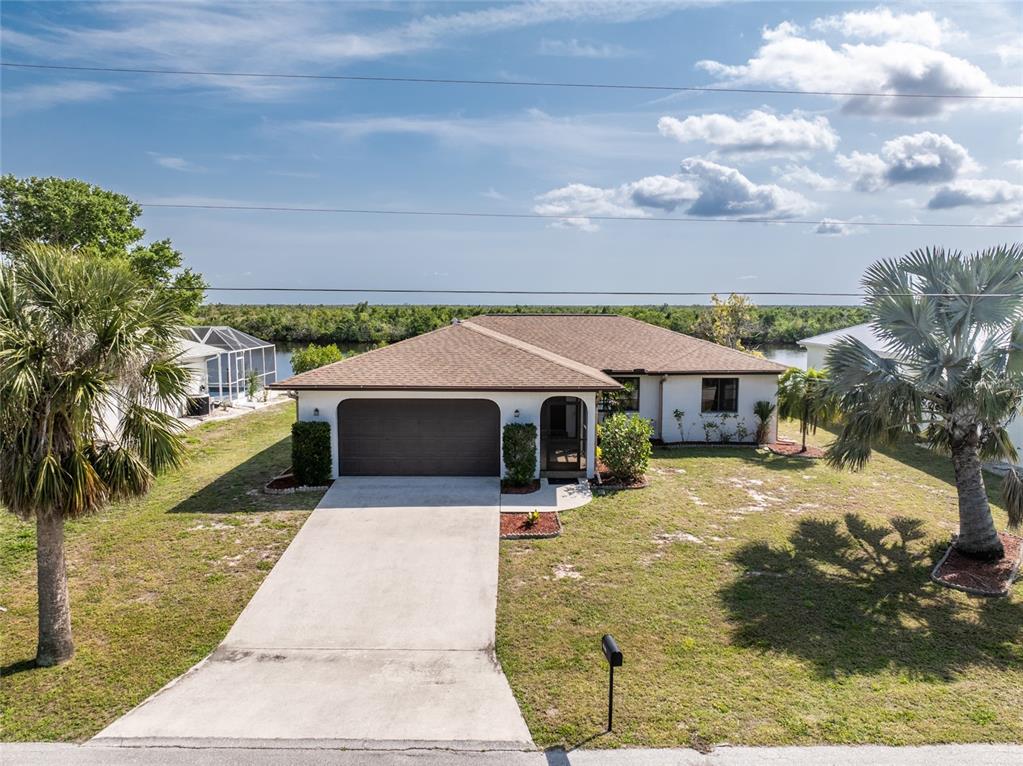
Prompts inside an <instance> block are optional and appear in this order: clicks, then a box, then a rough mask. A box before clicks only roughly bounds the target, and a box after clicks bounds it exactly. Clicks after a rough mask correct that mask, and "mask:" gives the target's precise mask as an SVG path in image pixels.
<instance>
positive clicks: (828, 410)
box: [778, 367, 836, 452]
mask: <svg viewBox="0 0 1023 766" xmlns="http://www.w3.org/2000/svg"><path fill="white" fill-rule="evenodd" d="M835 405H836V400H835V397H834V396H833V395H832V394H831V392H830V390H829V389H828V376H827V374H826V373H824V372H822V371H821V370H815V369H813V368H812V367H811V368H810V369H808V370H800V369H799V368H798V367H790V368H789V369H787V370H786V371H785V372H783V373H782V374H781V377H779V378H778V415H780V416H781V417H783V418H796V419H798V420H799V433H800V435H801V436H802V437H803V445H802V446H803V449H802V451H803V452H806V434H807V432H808V431H813V432H814V433H817V426H818V425H819V424H820V423H826V422H827V421H829V420H831V419H832V418H833V417H834V416H835V414H836V409H835Z"/></svg>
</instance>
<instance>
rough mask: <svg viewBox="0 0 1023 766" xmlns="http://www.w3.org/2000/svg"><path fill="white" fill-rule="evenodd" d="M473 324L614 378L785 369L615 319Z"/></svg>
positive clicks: (478, 320) (531, 317) (539, 318)
mask: <svg viewBox="0 0 1023 766" xmlns="http://www.w3.org/2000/svg"><path fill="white" fill-rule="evenodd" d="M470 321H471V322H473V323H475V324H479V325H482V326H483V327H489V328H490V329H492V330H496V331H497V332H499V333H503V334H504V335H510V336H511V337H513V338H518V339H520V340H523V341H525V342H527V343H531V344H533V345H535V346H540V347H542V348H545V349H548V350H550V351H553V352H554V353H556V354H561V355H562V356H567V357H569V358H571V359H575V360H576V361H579V362H582V363H583V364H587V365H589V366H591V367H595V368H596V369H599V370H604V371H606V372H611V373H624V372H634V371H636V370H643V371H645V372H648V373H652V374H658V373H771V374H778V373H781V372H784V371H785V369H786V368H785V365H781V364H778V363H776V362H770V361H768V360H766V359H761V358H759V357H755V356H753V355H751V354H746V353H743V352H742V351H736V350H734V349H730V348H725V347H724V346H719V345H718V344H716V343H711V342H709V341H705V340H700V339H699V338H693V337H692V336H689V335H683V334H682V333H677V332H674V331H672V330H668V329H665V328H664V327H658V326H656V325H652V324H650V323H648V322H641V321H640V320H638V319H633V318H631V317H624V316H616V315H613V314H486V315H483V316H478V317H473V318H472V319H471V320H470Z"/></svg>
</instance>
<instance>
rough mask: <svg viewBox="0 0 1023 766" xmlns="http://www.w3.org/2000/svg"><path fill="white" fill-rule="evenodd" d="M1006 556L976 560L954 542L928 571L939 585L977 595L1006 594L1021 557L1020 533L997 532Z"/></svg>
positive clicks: (1021, 538)
mask: <svg viewBox="0 0 1023 766" xmlns="http://www.w3.org/2000/svg"><path fill="white" fill-rule="evenodd" d="M998 536H999V537H1000V538H1001V539H1002V545H1003V546H1005V557H1004V558H1001V559H999V560H998V561H978V560H977V559H971V558H969V557H967V556H964V555H963V554H961V553H960V552H959V551H957V550H956V549H955V546H954V545H953V546H952V547H951V548H950V549H949V551H948V553H946V554H945V557H944V558H943V559H942V560H941V561H940V562H939V563H938V566H936V567H935V568H934V571H933V572H932V573H931V579H933V580H934V581H935V582H937V583H940V584H941V585H947V586H948V587H950V588H955V589H956V590H962V591H966V592H967V593H972V594H974V595H977V596H1005V595H1007V594H1008V593H1009V589H1010V588H1011V587H1012V581H1013V579H1014V578H1015V577H1016V574H1017V573H1018V572H1019V565H1020V559H1021V557H1023V537H1017V536H1016V535H1010V534H1008V533H1007V532H999V533H998Z"/></svg>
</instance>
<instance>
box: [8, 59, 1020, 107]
mask: <svg viewBox="0 0 1023 766" xmlns="http://www.w3.org/2000/svg"><path fill="white" fill-rule="evenodd" d="M0 66H6V67H17V68H19V69H43V70H59V71H71V72H107V73H114V74H159V75H185V76H191V77H251V78H256V77H258V78H271V79H282V80H339V81H346V82H382V83H411V84H417V85H485V86H491V85H494V86H511V87H520V88H577V89H596V90H639V91H658V92H669V93H670V92H693V93H758V94H766V95H772V94H773V95H789V96H844V97H855V98H951V99H959V100H970V99H995V100H1011V99H1023V95H1018V96H1011V95H1006V94H966V93H877V92H868V91H833V90H789V89H781V88H727V87H717V86H712V85H636V84H618V83H596V82H558V81H542V80H541V81H530V80H475V79H464V78H450V79H449V78H442V77H397V76H395V77H385V76H379V75H341V74H287V73H282V72H217V71H207V70H196V69H146V68H141V67H139V68H136V67H101V66H71V65H60V64H26V63H22V62H14V61H2V62H0Z"/></svg>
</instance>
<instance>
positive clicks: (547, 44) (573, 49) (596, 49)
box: [537, 37, 635, 59]
mask: <svg viewBox="0 0 1023 766" xmlns="http://www.w3.org/2000/svg"><path fill="white" fill-rule="evenodd" d="M537 52H538V53H539V54H540V55H541V56H564V57H566V58H579V59H620V58H627V57H628V56H633V55H635V53H634V52H633V51H631V50H629V49H628V48H626V47H624V46H621V45H616V44H614V43H588V42H583V41H580V40H576V39H575V38H574V37H573V38H572V39H570V40H549V39H547V38H544V39H543V40H541V41H540V47H539V48H538V49H537Z"/></svg>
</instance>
